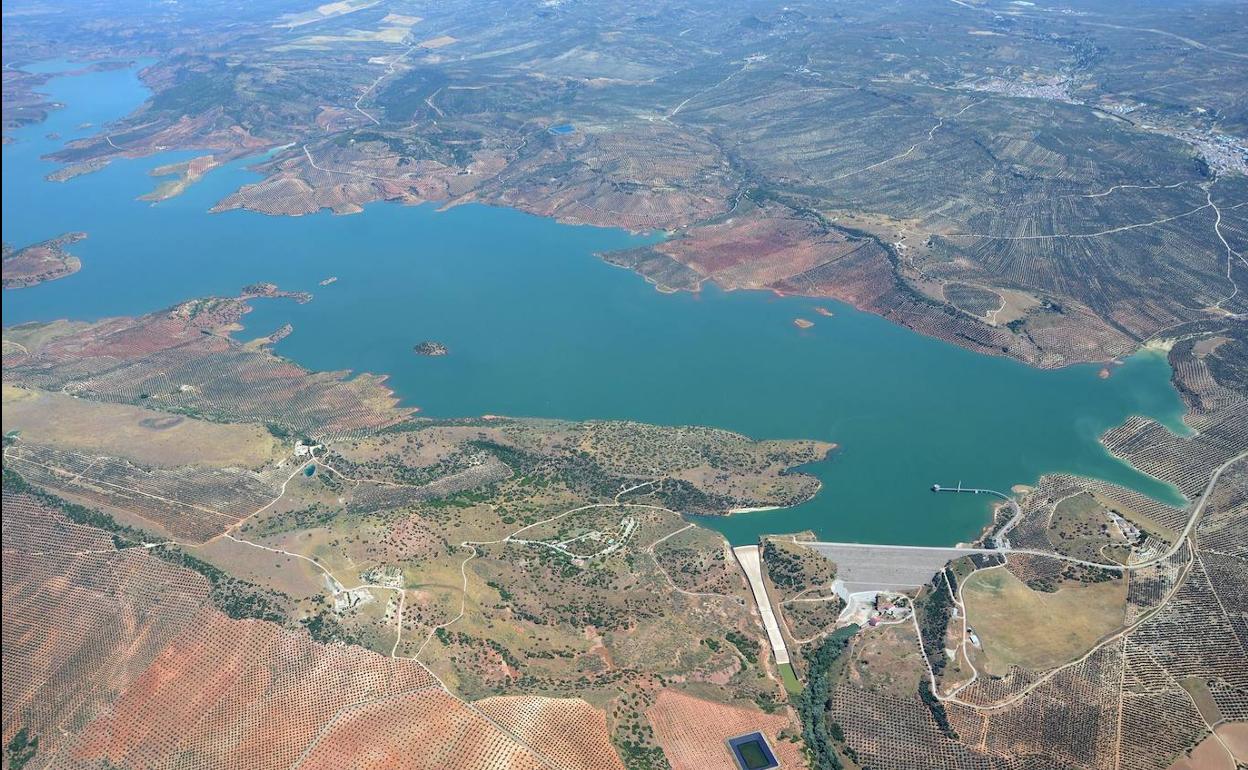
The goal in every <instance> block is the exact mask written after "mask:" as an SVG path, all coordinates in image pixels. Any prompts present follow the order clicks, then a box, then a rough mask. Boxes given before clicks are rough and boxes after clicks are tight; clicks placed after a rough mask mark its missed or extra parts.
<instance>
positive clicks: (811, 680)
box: [797, 626, 858, 770]
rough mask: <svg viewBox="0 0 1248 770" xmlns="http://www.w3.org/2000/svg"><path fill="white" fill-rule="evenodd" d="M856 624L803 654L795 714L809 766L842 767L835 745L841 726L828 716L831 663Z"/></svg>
mask: <svg viewBox="0 0 1248 770" xmlns="http://www.w3.org/2000/svg"><path fill="white" fill-rule="evenodd" d="M857 631H858V626H846V627H845V628H842V629H839V630H838V631H837V632H836V633H834V634H832V635H831V636H829V637H828V638H826V639H824V640H823V643H822V644H820V645H819V646H818V647H816V648H815V649H814V650H813V651H811V652H808V653H807V654H806V688H805V689H803V690H802V694H801V695H799V696H798V697H797V714H798V717H799V718H800V719H801V720H802V739H803V740H804V741H805V742H806V750H807V752H809V754H810V760H811V761H810V766H811V767H819V768H825V770H840V768H842V767H844V765H843V764H842V763H841V758H840V756H838V754H837V751H836V747H837V745H839V744H844V742H845V733H844V732H843V731H842V730H841V726H840V725H838V724H836V723H835V722H831V721H830V720H829V719H828V714H829V712H831V710H832V679H833V671H832V669H833V667H834V665H835V664H836V661H837V659H838V658H840V657H841V653H843V652H844V651H845V647H846V646H847V645H848V644H849V639H850V637H852V636H853V635H854V634H855V633H857Z"/></svg>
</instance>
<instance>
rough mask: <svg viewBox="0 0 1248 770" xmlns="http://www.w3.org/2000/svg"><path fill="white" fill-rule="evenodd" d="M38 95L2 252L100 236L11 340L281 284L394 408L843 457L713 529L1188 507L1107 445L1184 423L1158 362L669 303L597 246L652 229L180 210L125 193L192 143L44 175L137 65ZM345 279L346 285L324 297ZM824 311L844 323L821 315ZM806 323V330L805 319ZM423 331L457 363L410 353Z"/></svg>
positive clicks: (6, 170) (795, 301)
mask: <svg viewBox="0 0 1248 770" xmlns="http://www.w3.org/2000/svg"><path fill="white" fill-rule="evenodd" d="M46 90H47V91H49V92H50V93H52V94H53V96H54V98H56V99H57V100H59V101H61V102H64V103H65V104H66V105H67V107H66V108H65V109H64V110H60V111H58V112H55V113H54V114H53V115H52V117H51V118H50V120H49V121H48V122H47V123H45V124H42V125H39V126H34V127H30V128H27V129H25V130H23V131H22V132H20V134H19V138H20V140H21V141H20V142H19V143H17V144H14V145H10V146H7V147H5V148H4V159H3V160H4V162H3V185H4V206H3V223H4V238H5V240H6V241H7V242H9V243H14V244H26V243H29V242H32V241H37V240H41V239H44V238H48V237H51V236H54V235H58V234H60V233H62V232H66V231H70V230H85V231H87V232H88V233H89V238H88V240H86V241H83V242H81V243H79V244H76V245H75V247H74V250H75V253H77V254H79V255H80V256H81V257H82V260H83V265H84V266H83V269H82V271H81V272H79V273H78V274H76V275H74V276H71V277H69V278H65V279H62V280H59V281H54V282H52V283H48V284H43V285H40V286H37V287H34V288H30V289H21V290H17V291H6V292H5V294H4V303H3V317H4V323H5V324H6V325H8V324H12V323H19V322H23V321H29V320H48V319H52V318H59V317H71V318H80V319H94V318H99V317H103V316H108V315H120V314H136V313H142V312H145V311H150V310H154V309H158V308H161V307H164V306H167V305H170V304H172V303H174V302H176V301H179V300H181V299H186V298H189V297H195V296H202V295H205V294H212V293H218V294H227V293H228V294H232V293H235V292H237V290H238V289H239V288H240V287H241V286H243V285H245V284H247V283H252V282H255V281H273V282H275V283H278V284H279V285H281V286H282V287H283V288H286V289H303V290H308V291H311V292H313V293H314V294H315V299H314V300H313V301H312V302H311V303H308V304H306V305H295V304H293V303H290V302H286V301H261V302H258V303H257V309H256V310H255V312H253V313H252V314H251V315H249V316H248V318H247V321H246V323H247V327H248V328H247V332H246V333H244V336H246V335H247V334H252V333H254V334H255V335H257V336H258V335H260V334H267V333H269V332H271V331H273V330H274V329H276V328H277V327H278V326H280V325H281V324H283V323H286V322H290V323H292V324H294V327H295V331H294V333H293V334H292V335H291V336H290V337H288V338H287V339H285V340H284V341H283V342H281V343H280V344H279V345H278V348H277V349H278V351H279V352H280V353H282V354H283V355H286V356H289V357H290V358H292V359H294V360H296V361H298V362H299V363H301V364H303V365H305V366H308V367H310V368H314V369H347V368H349V369H355V370H357V371H363V370H367V371H373V372H383V373H388V374H390V375H391V379H390V383H391V385H392V386H393V387H394V388H395V389H396V391H397V392H398V393H399V395H400V396H401V397H402V399H403V401H404V402H405V403H406V404H409V405H413V406H418V407H420V408H421V409H422V410H424V412H425V413H426V414H429V415H433V416H465V415H480V414H485V413H494V414H510V415H533V416H544V417H563V418H572V419H585V418H603V419H607V418H610V419H635V420H642V421H646V422H653V423H663V424H702V425H714V426H719V427H725V428H729V429H732V430H737V431H741V432H743V433H746V434H748V435H750V436H754V437H759V438H800V437H806V438H820V439H825V440H828V441H834V442H837V443H838V444H839V445H840V446H841V449H840V451H839V452H838V453H837V454H836V455H835V456H834V457H833V459H832V460H831V461H829V462H825V463H818V464H816V465H814V466H812V467H811V468H810V469H809V470H810V471H811V472H813V473H815V474H817V475H818V476H819V477H820V479H821V480H822V481H823V482H824V489H823V492H822V493H821V494H820V495H819V496H818V497H817V498H816V499H815V500H814V501H812V502H810V503H807V504H805V505H802V506H799V507H797V508H793V509H789V510H785V511H771V512H765V513H754V514H746V515H739V516H734V517H732V518H728V519H715V520H711V521H709V522H707V523H709V524H710V525H712V526H714V527H715V528H716V529H719V530H720V531H722V532H724V533H725V534H726V535H727V536H728V537H729V538H730V539H731V540H732V541H733V542H748V541H752V540H754V539H755V538H756V537H757V536H758V535H759V534H760V533H763V532H789V531H794V530H801V529H813V530H815V531H816V532H817V533H818V534H819V535H820V536H821V537H823V538H825V539H830V540H857V541H882V542H896V543H909V544H925V545H930V544H949V543H953V542H955V541H958V540H964V539H968V538H970V537H972V536H973V535H975V534H976V533H977V532H978V531H979V530H980V528H981V527H982V526H983V525H984V523H985V522H986V511H987V501H985V500H983V499H982V498H975V497H973V496H965V495H934V494H932V493H931V492H929V491H928V488H929V487H930V485H931V484H933V483H941V484H952V483H956V482H958V481H962V482H964V483H965V484H967V485H973V486H980V487H989V488H994V489H1000V490H1008V489H1009V488H1010V486H1011V485H1013V484H1018V483H1028V482H1032V481H1034V480H1035V479H1036V478H1037V477H1038V476H1039V475H1040V474H1042V473H1048V472H1070V473H1080V474H1086V475H1090V476H1096V477H1099V478H1103V479H1106V480H1109V481H1114V482H1118V483H1121V484H1126V485H1128V486H1131V487H1134V488H1136V489H1139V490H1140V491H1143V492H1146V493H1148V494H1151V495H1153V496H1155V497H1158V498H1159V499H1164V500H1168V501H1171V502H1177V501H1179V500H1180V498H1178V497H1177V494H1178V493H1177V492H1176V491H1175V490H1174V489H1173V488H1171V487H1169V486H1167V485H1165V484H1162V483H1161V482H1158V481H1157V480H1155V479H1152V478H1150V477H1147V476H1145V475H1143V474H1141V473H1139V472H1138V471H1136V470H1134V469H1133V468H1131V467H1130V466H1128V465H1126V464H1124V463H1122V462H1120V461H1118V460H1116V459H1114V458H1113V457H1111V456H1110V455H1108V454H1107V453H1106V452H1105V451H1104V450H1103V449H1102V447H1101V446H1100V444H1099V443H1098V442H1097V440H1096V438H1097V436H1098V435H1099V434H1100V433H1101V432H1103V431H1104V430H1106V429H1108V428H1110V427H1112V426H1113V425H1116V424H1118V423H1120V422H1121V421H1122V420H1123V419H1125V418H1126V417H1128V416H1129V415H1131V414H1137V413H1138V414H1145V415H1149V416H1152V417H1155V418H1157V419H1159V420H1161V421H1162V422H1164V423H1166V424H1167V425H1170V426H1172V427H1174V428H1175V429H1180V430H1181V429H1182V426H1181V423H1180V417H1181V413H1182V403H1181V402H1180V400H1179V398H1178V395H1177V394H1176V393H1175V391H1174V389H1173V388H1172V387H1171V385H1170V382H1169V368H1168V365H1167V363H1166V361H1165V359H1164V358H1163V357H1161V356H1158V355H1153V354H1140V355H1136V356H1134V357H1132V358H1131V359H1129V360H1127V361H1126V362H1124V363H1123V364H1122V365H1121V366H1119V367H1117V368H1116V369H1115V371H1114V374H1113V376H1112V377H1111V378H1110V379H1108V380H1101V379H1099V378H1098V377H1097V369H1098V367H1094V366H1076V367H1070V368H1068V369H1063V370H1060V371H1038V370H1034V369H1030V368H1028V367H1026V366H1023V365H1022V364H1018V363H1015V362H1012V361H1009V360H1005V359H999V358H990V357H986V356H981V355H977V354H973V353H970V352H968V351H965V350H962V349H960V348H957V347H955V346H952V345H949V344H946V343H943V342H940V341H937V340H932V339H928V338H925V337H922V336H919V335H917V334H914V333H912V332H909V331H907V330H905V329H902V328H900V327H897V326H894V325H892V324H890V323H888V322H886V321H883V320H882V319H879V318H876V317H875V316H871V315H868V314H864V313H859V312H857V311H855V310H853V309H852V308H849V307H847V306H844V305H840V304H837V303H834V302H828V301H819V302H816V301H812V300H806V299H800V298H778V297H774V296H772V295H771V294H769V293H761V292H752V293H745V292H735V293H725V292H721V291H718V290H716V289H713V288H711V289H708V290H706V291H704V292H702V293H701V294H700V295H690V294H678V295H662V294H659V293H657V292H655V291H654V289H653V288H652V287H650V286H649V285H647V284H646V283H645V282H644V281H643V280H642V279H641V278H639V277H637V276H636V275H633V274H632V273H630V272H627V271H623V270H619V269H616V268H612V267H610V266H608V265H606V264H605V263H603V262H601V261H599V260H598V259H595V258H594V257H593V256H592V254H593V253H594V252H596V251H603V250H609V249H615V248H622V247H627V246H630V245H635V244H637V243H641V242H644V241H645V240H646V238H643V237H638V236H632V235H629V234H627V233H624V232H622V231H618V230H608V229H600V228H590V227H571V226H567V225H560V224H557V223H555V222H553V221H550V220H545V219H540V218H537V217H532V216H528V215H525V214H521V213H518V212H515V211H510V210H505V209H496V208H490V207H486V206H479V205H473V206H463V207H459V208H455V209H452V210H450V211H448V212H445V213H438V212H437V211H435V210H434V208H433V207H431V206H421V207H403V206H398V205H391V204H377V205H372V206H369V207H368V208H367V210H366V211H365V213H363V214H361V215H357V216H348V217H336V216H332V215H329V214H318V215H313V216H307V217H299V218H275V217H266V216H262V215H259V214H252V213H246V212H229V213H226V214H217V215H209V214H208V213H207V210H208V209H209V208H210V207H211V206H212V205H213V204H214V203H215V202H216V201H218V200H220V199H221V198H222V197H224V196H225V195H226V194H228V193H229V192H230V191H232V190H233V189H235V188H237V187H238V186H239V185H240V184H243V183H245V182H246V181H248V180H250V179H252V178H254V175H252V174H250V173H249V172H247V171H246V170H245V169H244V168H243V167H242V164H233V165H231V166H229V167H226V168H224V169H220V170H218V171H214V172H213V173H211V174H209V175H208V177H206V178H205V179H204V180H203V181H202V182H200V183H199V184H198V185H196V186H193V187H192V188H190V190H189V191H188V192H187V193H186V194H185V195H183V196H182V197H180V198H176V199H173V200H171V201H167V202H165V203H162V204H159V205H156V206H151V205H149V204H146V203H143V202H139V201H135V200H134V198H135V197H136V196H138V195H140V194H142V193H144V192H146V191H148V190H150V189H151V188H152V187H153V184H154V182H153V180H152V179H151V178H150V177H148V176H147V171H148V170H149V169H150V168H152V167H154V166H156V165H160V164H163V163H167V162H170V161H171V160H174V159H177V158H178V157H189V156H190V155H191V154H188V153H182V154H180V155H174V154H166V155H162V156H161V157H159V158H156V159H147V160H143V161H119V162H116V163H114V164H113V165H111V166H109V167H108V168H107V169H105V170H103V171H101V172H98V173H96V174H91V175H88V176H84V177H80V178H77V179H74V180H71V181H69V182H66V183H61V184H57V183H49V182H45V181H43V179H42V177H43V175H44V174H46V173H47V172H48V171H50V170H51V169H52V168H53V167H52V166H51V165H49V164H47V163H45V162H43V161H40V160H39V159H38V158H39V156H40V155H41V154H43V153H46V152H49V151H51V150H53V149H55V148H57V147H58V146H59V145H60V143H61V141H64V140H65V139H69V138H72V137H74V136H80V135H84V134H87V133H90V131H91V130H93V129H78V128H77V127H78V126H79V125H80V124H82V123H84V122H92V123H96V124H99V123H101V122H103V121H106V120H108V119H110V118H116V117H118V116H120V115H122V114H124V113H125V112H126V111H128V110H129V109H130V108H132V107H133V106H135V105H137V104H138V103H140V102H141V101H142V99H143V98H144V96H145V91H144V89H143V88H142V86H141V85H140V84H139V83H138V81H137V79H136V77H135V74H134V72H133V71H118V72H107V73H95V74H91V75H83V76H77V77H65V78H58V79H56V80H54V81H52V83H50V84H49V86H48V87H47V89H46ZM49 132H59V133H60V134H62V137H63V138H62V140H60V141H53V140H48V139H46V138H45V135H46V134H47V133H49ZM330 276H336V277H337V278H338V281H337V282H335V283H333V284H331V285H328V286H319V285H318V283H319V282H320V281H321V280H322V279H324V278H328V277H330ZM815 305H823V306H826V307H829V308H831V309H833V310H834V311H835V317H833V318H825V317H823V316H819V315H816V314H814V313H813V312H812V308H813V307H814V306H815ZM799 315H801V316H803V317H806V318H809V319H812V320H814V321H816V326H815V327H814V328H812V329H809V330H805V331H800V330H798V329H796V328H795V327H794V326H793V325H792V320H793V318H794V317H796V316H799ZM426 339H430V340H437V341H439V342H443V343H445V344H446V345H447V346H448V347H449V348H450V351H451V353H450V355H449V356H445V357H438V358H427V357H421V356H417V355H415V354H413V353H412V346H413V345H414V344H416V343H418V342H420V341H422V340H426Z"/></svg>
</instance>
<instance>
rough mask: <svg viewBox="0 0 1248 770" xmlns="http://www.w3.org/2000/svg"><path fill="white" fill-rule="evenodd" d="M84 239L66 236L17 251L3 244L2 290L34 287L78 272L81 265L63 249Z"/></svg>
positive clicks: (68, 234)
mask: <svg viewBox="0 0 1248 770" xmlns="http://www.w3.org/2000/svg"><path fill="white" fill-rule="evenodd" d="M86 237H87V234H86V233H66V234H64V235H61V236H58V237H56V238H52V239H50V240H47V241H43V242H42V243H36V244H34V245H33V246H26V247H23V248H20V249H15V248H13V247H12V246H10V245H9V244H7V243H6V244H4V288H6V289H20V288H23V287H26V286H35V285H36V284H40V283H43V282H44V281H55V280H56V279H57V278H64V277H65V276H67V275H73V274H74V273H76V272H78V271H79V270H81V269H82V261H81V260H79V259H78V257H75V256H74V255H73V254H70V253H69V251H68V250H67V249H66V247H67V246H69V245H71V244H74V243H77V242H78V241H81V240H82V239H83V238H86Z"/></svg>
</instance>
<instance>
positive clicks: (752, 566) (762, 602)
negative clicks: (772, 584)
mask: <svg viewBox="0 0 1248 770" xmlns="http://www.w3.org/2000/svg"><path fill="white" fill-rule="evenodd" d="M732 553H733V555H735V556H736V557H737V562H738V563H739V564H740V565H741V569H743V570H745V577H746V579H747V580H749V581H750V590H751V591H753V592H754V601H755V603H757V604H758V612H759V614H760V615H762V616H763V628H765V629H767V641H769V642H771V652H772V654H773V655H775V658H776V663H777V664H780V663H788V662H789V650H788V648H787V647H785V646H784V637H783V636H782V635H781V634H780V624H779V623H777V622H776V613H775V612H773V611H772V609H771V599H769V598H767V589H766V588H765V587H764V586H763V562H762V558H761V556H760V555H759V552H758V546H756V545H741V546H737V547H736V548H733V549H732Z"/></svg>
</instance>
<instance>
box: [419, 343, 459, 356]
mask: <svg viewBox="0 0 1248 770" xmlns="http://www.w3.org/2000/svg"><path fill="white" fill-rule="evenodd" d="M412 350H414V351H416V353H417V354H418V355H422V356H444V355H446V354H447V353H449V352H451V351H450V350H448V349H447V347H446V345H443V344H442V343H441V342H434V341H433V340H425V341H424V342H422V343H420V344H419V345H417V346H416V347H414V348H412Z"/></svg>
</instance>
